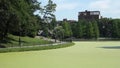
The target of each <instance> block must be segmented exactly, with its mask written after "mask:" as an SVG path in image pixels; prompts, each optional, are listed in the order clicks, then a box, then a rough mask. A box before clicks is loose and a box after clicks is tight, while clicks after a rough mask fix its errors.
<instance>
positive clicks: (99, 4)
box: [89, 0, 111, 10]
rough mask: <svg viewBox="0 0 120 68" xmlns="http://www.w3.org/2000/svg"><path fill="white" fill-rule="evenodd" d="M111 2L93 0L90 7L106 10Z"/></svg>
mask: <svg viewBox="0 0 120 68" xmlns="http://www.w3.org/2000/svg"><path fill="white" fill-rule="evenodd" d="M110 3H111V0H98V1H94V2H91V3H90V5H89V7H90V8H93V9H102V10H106V9H109V8H110Z"/></svg>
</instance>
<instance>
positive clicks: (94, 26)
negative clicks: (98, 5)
mask: <svg viewBox="0 0 120 68" xmlns="http://www.w3.org/2000/svg"><path fill="white" fill-rule="evenodd" d="M92 24H93V31H94V38H95V39H97V38H99V28H98V24H97V22H96V21H93V23H92Z"/></svg>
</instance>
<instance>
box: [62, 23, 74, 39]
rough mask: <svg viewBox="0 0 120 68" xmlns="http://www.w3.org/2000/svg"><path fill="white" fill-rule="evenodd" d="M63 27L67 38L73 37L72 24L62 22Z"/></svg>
mask: <svg viewBox="0 0 120 68" xmlns="http://www.w3.org/2000/svg"><path fill="white" fill-rule="evenodd" d="M62 27H63V29H64V30H65V33H64V36H65V38H69V37H71V36H72V29H71V27H70V23H69V22H66V21H63V22H62Z"/></svg>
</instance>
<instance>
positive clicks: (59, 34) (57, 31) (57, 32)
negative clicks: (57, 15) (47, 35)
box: [53, 26, 65, 42]
mask: <svg viewBox="0 0 120 68" xmlns="http://www.w3.org/2000/svg"><path fill="white" fill-rule="evenodd" d="M64 32H65V30H64V29H63V27H62V26H56V27H55V28H54V30H53V35H54V38H55V42H56V39H59V40H61V41H62V39H63V38H64Z"/></svg>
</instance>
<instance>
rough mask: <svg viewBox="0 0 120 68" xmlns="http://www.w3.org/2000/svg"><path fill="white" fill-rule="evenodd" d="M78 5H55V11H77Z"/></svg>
mask: <svg viewBox="0 0 120 68" xmlns="http://www.w3.org/2000/svg"><path fill="white" fill-rule="evenodd" d="M77 7H78V3H61V4H58V5H57V10H58V11H60V10H73V9H77Z"/></svg>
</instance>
